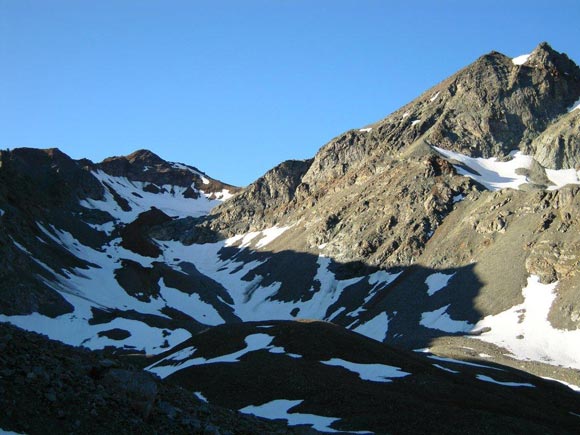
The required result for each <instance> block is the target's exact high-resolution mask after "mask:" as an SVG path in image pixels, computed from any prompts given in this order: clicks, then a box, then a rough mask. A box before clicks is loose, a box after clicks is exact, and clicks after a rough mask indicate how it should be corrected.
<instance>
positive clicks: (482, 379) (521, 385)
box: [476, 375, 535, 388]
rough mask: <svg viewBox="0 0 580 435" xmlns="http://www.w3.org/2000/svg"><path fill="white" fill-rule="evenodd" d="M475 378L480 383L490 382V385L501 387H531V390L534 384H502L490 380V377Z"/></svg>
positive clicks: (479, 376)
mask: <svg viewBox="0 0 580 435" xmlns="http://www.w3.org/2000/svg"><path fill="white" fill-rule="evenodd" d="M476 378H477V379H479V380H480V381H484V382H490V383H492V384H497V385H503V386H504V387H532V388H535V385H534V384H529V383H526V382H502V381H497V380H495V379H494V378H491V377H489V376H485V375H477V376H476Z"/></svg>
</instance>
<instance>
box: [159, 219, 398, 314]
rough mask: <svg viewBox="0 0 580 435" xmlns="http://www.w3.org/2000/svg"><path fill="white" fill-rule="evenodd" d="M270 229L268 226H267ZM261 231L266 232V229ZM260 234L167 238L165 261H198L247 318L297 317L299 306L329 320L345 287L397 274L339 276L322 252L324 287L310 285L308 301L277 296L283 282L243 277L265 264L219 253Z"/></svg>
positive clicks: (377, 285) (319, 276)
mask: <svg viewBox="0 0 580 435" xmlns="http://www.w3.org/2000/svg"><path fill="white" fill-rule="evenodd" d="M267 232H268V230H266V233H267ZM261 233H264V231H262V232H261ZM270 234H272V233H270ZM258 235H259V233H258V232H256V233H250V234H247V235H237V236H234V237H232V238H230V239H228V240H225V241H221V242H217V243H206V244H203V245H190V246H184V245H182V244H181V243H179V242H175V241H168V242H165V241H164V242H163V245H164V246H165V250H164V254H163V255H164V261H165V262H166V263H167V264H169V265H172V266H174V267H177V265H178V264H179V263H180V262H181V261H190V262H192V263H194V264H195V266H196V268H197V269H198V270H199V271H200V272H201V273H203V274H204V275H206V276H208V277H210V278H212V279H214V280H215V281H217V282H219V283H220V284H221V285H223V286H224V287H225V288H226V289H228V291H229V293H230V295H231V297H232V299H233V300H234V303H233V307H234V311H235V314H236V315H237V316H239V317H240V318H241V319H242V320H243V321H260V320H273V319H276V320H294V319H295V318H296V316H293V315H292V314H291V312H292V311H293V310H296V309H298V310H299V313H298V317H300V318H308V319H319V320H328V318H330V317H332V316H333V314H334V313H329V315H328V318H327V316H326V312H327V310H328V308H329V307H330V306H331V305H333V304H334V303H335V302H336V301H337V300H338V298H339V297H340V296H341V294H342V292H343V291H344V289H345V288H347V287H348V286H350V285H352V284H355V283H358V282H360V281H361V280H365V279H367V278H368V279H369V282H370V283H371V285H374V287H373V289H371V291H370V292H371V293H372V292H374V291H376V289H378V288H380V287H381V286H382V285H385V282H386V280H390V279H392V276H393V274H388V273H386V272H382V271H379V272H375V273H374V274H372V275H370V277H367V276H361V277H355V278H351V279H346V280H338V279H336V277H335V275H334V273H333V272H332V271H331V270H329V267H330V265H331V260H330V258H327V257H324V256H319V257H318V260H317V263H318V270H317V273H316V275H315V276H314V280H313V281H319V282H320V288H319V289H317V290H315V289H314V288H311V289H310V291H311V292H312V298H311V299H310V300H307V301H302V300H297V301H280V300H276V299H274V295H275V294H276V293H277V292H278V290H279V289H280V287H281V285H282V283H280V282H273V283H272V284H270V285H269V286H262V285H261V283H262V280H263V277H261V276H259V275H256V276H255V277H254V279H253V280H252V281H244V280H243V279H242V277H244V276H245V275H247V274H248V272H251V271H252V270H253V269H255V268H256V267H258V266H259V265H260V264H262V263H261V262H259V261H252V262H249V263H244V262H242V261H241V260H236V259H235V258H233V259H228V260H220V258H219V255H218V252H219V250H220V249H221V248H222V247H224V246H233V245H237V244H239V243H240V242H241V244H240V245H238V246H240V247H244V246H248V245H249V244H250V242H251V241H252V240H253V239H254V238H256V237H258ZM176 259H177V261H176ZM371 296H372V295H371Z"/></svg>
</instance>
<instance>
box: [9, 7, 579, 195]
mask: <svg viewBox="0 0 580 435" xmlns="http://www.w3.org/2000/svg"><path fill="white" fill-rule="evenodd" d="M541 41H548V42H549V43H550V44H551V45H552V46H553V47H554V48H555V49H556V50H558V51H563V52H565V53H567V54H568V55H569V56H570V57H571V58H572V59H574V60H575V61H577V62H580V42H579V41H580V5H579V4H578V1H577V0H568V1H566V0H553V1H509V0H504V1H495V0H488V1H478V2H471V1H465V0H464V1H451V0H449V1H446V0H438V1H435V0H433V1H422V0H416V1H412V2H409V1H386V0H384V1H381V0H248V1H242V0H230V1H220V0H213V1H204V0H199V1H194V0H192V1H185V0H183V1H180V0H174V1H169V0H99V1H89V0H86V1H85V0H68V1H65V0H50V1H48V0H0V147H1V148H14V147H19V146H28V147H38V148H49V147H58V148H60V149H61V150H63V151H64V152H66V153H67V154H69V155H70V156H72V157H74V158H81V157H88V158H90V159H91V160H93V161H100V160H102V159H103V158H105V157H107V156H112V155H125V154H128V153H130V152H132V151H134V150H136V149H139V148H147V149H150V150H152V151H154V152H155V153H157V154H159V155H160V156H161V157H163V158H165V159H167V160H171V161H179V162H183V163H188V164H192V165H194V166H197V167H198V168H199V169H201V170H203V171H205V172H206V173H208V174H209V175H210V176H213V177H216V178H219V179H221V180H223V181H226V182H230V183H233V184H237V185H246V184H248V183H250V182H252V181H253V180H255V179H256V178H258V177H259V176H260V175H262V174H263V173H264V172H265V171H267V170H268V169H270V168H271V167H273V166H275V165H276V164H278V163H279V162H281V161H283V160H286V159H304V158H309V157H312V156H313V155H314V154H315V153H316V151H317V150H318V149H319V148H320V147H321V146H322V145H324V144H325V143H326V142H327V141H329V140H330V139H331V138H332V137H334V136H336V135H338V134H340V133H341V132H343V131H346V130H348V129H351V128H360V127H362V126H364V125H365V124H368V123H371V122H374V121H376V120H379V119H381V118H383V117H385V116H387V115H388V114H389V113H390V112H392V111H394V110H396V109H397V108H398V107H400V106H401V105H403V104H405V103H407V102H408V101H410V100H411V99H413V98H414V97H416V96H417V95H419V94H421V93H422V92H423V91H425V90H426V89H428V88H429V87H431V86H433V85H435V84H436V83H437V82H439V81H440V80H442V79H444V78H445V77H447V76H449V75H450V74H452V73H454V72H455V71H457V70H458V69H460V68H462V67H464V66H466V65H467V64H469V63H470V62H472V61H473V60H475V59H476V58H477V57H479V56H480V55H482V54H484V53H487V52H489V51H491V50H497V51H500V52H503V53H505V54H507V55H509V56H517V55H520V54H524V53H528V52H530V51H531V50H532V49H533V48H534V47H535V46H536V45H537V44H538V43H539V42H541Z"/></svg>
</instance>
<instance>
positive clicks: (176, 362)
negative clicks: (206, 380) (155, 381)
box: [145, 334, 274, 379]
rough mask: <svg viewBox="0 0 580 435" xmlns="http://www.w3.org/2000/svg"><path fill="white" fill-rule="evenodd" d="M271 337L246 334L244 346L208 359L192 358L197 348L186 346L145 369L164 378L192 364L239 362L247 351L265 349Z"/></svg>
mask: <svg viewBox="0 0 580 435" xmlns="http://www.w3.org/2000/svg"><path fill="white" fill-rule="evenodd" d="M273 339H274V337H272V336H271V335H268V334H252V335H248V336H247V337H246V338H245V343H246V347H244V348H243V349H240V350H238V351H236V352H233V353H230V354H227V355H221V356H217V357H214V358H210V359H206V358H204V357H202V356H200V357H196V358H194V355H195V353H196V352H197V349H196V348H194V347H188V348H185V349H182V350H180V351H177V352H175V353H173V354H171V355H168V356H166V357H165V358H163V359H162V360H160V361H157V362H156V363H153V364H151V365H150V366H148V367H146V368H145V370H147V371H149V372H151V373H155V374H156V375H157V376H159V377H160V378H162V379H164V378H166V377H167V376H169V375H172V374H173V373H175V372H178V371H180V370H183V369H186V368H188V367H192V366H199V365H205V364H217V363H235V362H239V361H240V358H241V357H243V356H244V355H246V354H247V353H250V352H254V351H257V350H261V349H266V348H267V347H268V346H269V345H270V343H271V342H272V340H273Z"/></svg>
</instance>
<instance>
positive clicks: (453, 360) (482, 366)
mask: <svg viewBox="0 0 580 435" xmlns="http://www.w3.org/2000/svg"><path fill="white" fill-rule="evenodd" d="M421 352H422V353H426V352H429V351H428V350H427V351H426V352H424V351H421ZM427 358H430V359H434V360H436V361H441V362H446V363H453V364H460V365H464V366H470V367H480V368H483V369H492V370H499V371H502V372H503V371H505V370H503V369H500V368H498V367H492V366H486V365H483V364H477V363H472V362H468V361H462V360H460V359H453V358H445V357H442V356H436V355H427Z"/></svg>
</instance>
